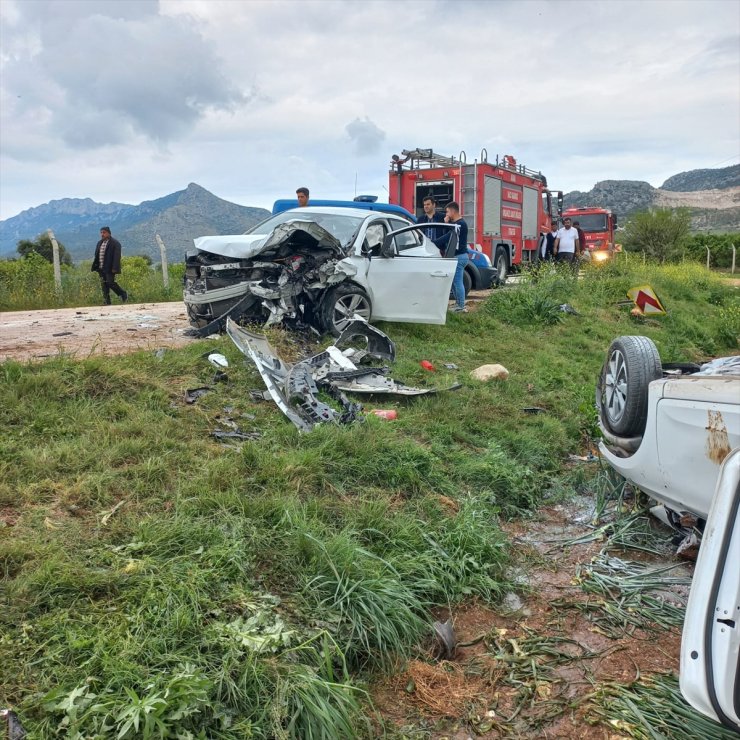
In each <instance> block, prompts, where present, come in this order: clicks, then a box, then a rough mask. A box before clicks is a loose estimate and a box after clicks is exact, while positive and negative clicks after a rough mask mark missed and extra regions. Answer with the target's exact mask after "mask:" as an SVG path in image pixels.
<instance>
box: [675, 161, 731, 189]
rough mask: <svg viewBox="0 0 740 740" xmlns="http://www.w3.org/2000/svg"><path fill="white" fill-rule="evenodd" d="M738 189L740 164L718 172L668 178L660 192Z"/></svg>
mask: <svg viewBox="0 0 740 740" xmlns="http://www.w3.org/2000/svg"><path fill="white" fill-rule="evenodd" d="M736 187H740V164H733V165H732V166H731V167H722V168H721V169H718V170H690V171H689V172H680V173H679V174H678V175H673V176H672V177H669V178H668V179H667V180H666V181H665V182H664V183H663V184H662V185H661V186H660V189H661V190H676V191H681V192H692V191H695V190H722V189H724V188H736Z"/></svg>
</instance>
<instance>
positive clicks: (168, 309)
mask: <svg viewBox="0 0 740 740" xmlns="http://www.w3.org/2000/svg"><path fill="white" fill-rule="evenodd" d="M188 328H189V324H188V319H187V314H186V313H185V306H184V304H183V303H182V301H176V302H173V303H127V304H124V305H115V306H86V307H82V308H58V309H46V310H41V311H6V312H3V313H0V362H2V361H4V360H9V359H14V360H38V359H44V358H47V357H56V356H58V355H61V354H64V355H73V356H75V357H87V356H88V355H94V354H105V355H120V354H125V353H127V352H134V351H136V350H140V349H152V350H153V349H158V348H159V347H182V346H183V345H185V344H187V343H188V342H192V341H193V340H192V339H191V338H190V337H186V336H185V335H184V332H185V331H186V330H187V329H188Z"/></svg>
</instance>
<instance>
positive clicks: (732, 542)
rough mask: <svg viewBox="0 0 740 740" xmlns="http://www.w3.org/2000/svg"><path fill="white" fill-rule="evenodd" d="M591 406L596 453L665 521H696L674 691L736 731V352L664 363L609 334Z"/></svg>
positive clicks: (739, 527)
mask: <svg viewBox="0 0 740 740" xmlns="http://www.w3.org/2000/svg"><path fill="white" fill-rule="evenodd" d="M596 404H597V407H598V411H599V426H600V428H601V433H602V435H603V440H602V441H601V443H600V445H599V449H600V452H601V456H602V458H603V459H604V460H606V462H608V463H609V465H611V466H612V467H613V468H614V469H615V470H617V471H618V472H619V473H621V474H622V475H623V476H624V477H625V478H626V479H627V480H629V481H631V482H632V483H634V484H635V485H636V486H638V487H639V488H641V489H642V490H643V491H645V492H646V493H647V494H648V495H650V496H651V497H653V498H654V499H656V500H657V501H659V502H660V503H661V504H663V506H664V507H665V510H666V512H667V515H668V520H669V523H671V524H674V525H677V526H680V525H681V523H682V521H685V519H689V520H693V521H695V522H696V524H697V526H698V527H699V528H702V525H703V537H702V544H701V549H700V550H699V557H698V560H697V563H696V569H695V571H694V577H693V581H692V586H691V593H690V596H689V602H688V605H687V608H686V618H685V622H684V628H683V635H682V641H681V673H680V683H681V691H682V693H683V695H684V697H685V698H686V699H687V700H688V701H689V703H691V704H692V705H693V706H694V707H695V708H696V709H698V710H699V711H700V712H702V713H703V714H706V715H707V716H709V717H712V718H713V719H716V720H717V721H719V722H721V723H722V724H723V725H725V726H726V727H728V728H731V729H733V730H735V731H736V732H740V357H725V358H720V359H718V360H713V361H712V362H709V363H706V364H705V365H702V366H698V365H690V364H664V363H661V361H660V356H659V354H658V350H657V348H656V347H655V344H653V342H652V341H651V340H650V339H648V338H647V337H633V336H624V337H618V338H617V339H615V340H614V341H613V342H612V343H611V345H610V347H609V350H608V352H607V357H606V362H605V363H604V366H603V368H602V371H601V376H600V378H599V383H598V387H597V392H596ZM685 513H688V514H689V516H688V517H686V516H685ZM697 517H698V521H697V519H696V518H697Z"/></svg>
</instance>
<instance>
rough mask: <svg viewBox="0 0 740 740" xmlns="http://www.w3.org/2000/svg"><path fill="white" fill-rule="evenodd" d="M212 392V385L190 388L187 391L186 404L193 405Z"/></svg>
mask: <svg viewBox="0 0 740 740" xmlns="http://www.w3.org/2000/svg"><path fill="white" fill-rule="evenodd" d="M212 390H213V388H211V386H210V385H204V386H202V387H201V388H190V389H188V390H186V391H185V403H189V404H193V403H195V402H196V401H197V400H198V399H199V398H200V397H201V396H205V394H206V393H208V392H210V391H212Z"/></svg>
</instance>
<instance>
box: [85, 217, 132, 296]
mask: <svg viewBox="0 0 740 740" xmlns="http://www.w3.org/2000/svg"><path fill="white" fill-rule="evenodd" d="M90 269H91V270H92V272H97V273H98V275H100V287H101V288H102V289H103V300H104V301H105V305H106V306H110V292H111V290H112V291H113V292H114V293H115V294H116V295H117V296H118V297H119V298H120V299H121V303H126V301H127V300H128V293H127V292H126V291H125V290H124V289H123V288H122V287H121V286H120V285H118V284H117V283H116V275H120V274H121V242H119V241H118V239H114V238H113V237H112V236H111V233H110V226H103V228H102V229H100V241H99V242H98V243H97V245H96V246H95V257H93V263H92V267H91V268H90Z"/></svg>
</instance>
